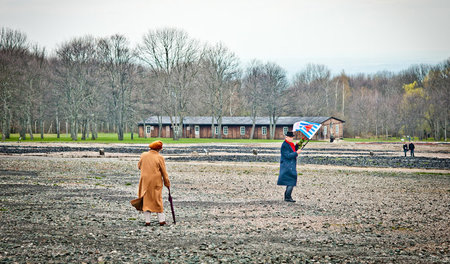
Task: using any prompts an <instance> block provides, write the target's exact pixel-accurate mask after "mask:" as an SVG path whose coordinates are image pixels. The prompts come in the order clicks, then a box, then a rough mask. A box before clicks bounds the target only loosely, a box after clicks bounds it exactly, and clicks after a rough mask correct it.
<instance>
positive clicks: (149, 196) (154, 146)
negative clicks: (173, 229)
mask: <svg viewBox="0 0 450 264" xmlns="http://www.w3.org/2000/svg"><path fill="white" fill-rule="evenodd" d="M162 147H163V143H162V142H161V141H159V140H158V141H154V142H152V143H151V144H150V145H149V148H150V150H149V151H148V152H144V153H142V155H141V158H140V160H139V162H138V168H139V169H140V170H141V178H140V180H139V190H138V197H142V196H143V197H144V200H143V206H142V211H143V212H144V216H145V225H146V226H149V225H150V212H153V213H156V214H157V215H158V221H159V225H161V226H163V225H165V224H166V217H165V215H164V212H163V200H162V189H163V182H164V186H166V187H167V188H169V187H170V180H169V176H168V174H167V171H166V164H165V161H164V157H163V156H161V155H160V154H159V152H160V151H161V149H162Z"/></svg>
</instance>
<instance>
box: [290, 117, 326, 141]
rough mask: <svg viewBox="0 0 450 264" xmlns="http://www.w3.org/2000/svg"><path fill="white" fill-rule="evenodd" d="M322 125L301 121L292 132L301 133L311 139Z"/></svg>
mask: <svg viewBox="0 0 450 264" xmlns="http://www.w3.org/2000/svg"><path fill="white" fill-rule="evenodd" d="M321 126H322V125H321V124H318V123H312V122H306V121H300V122H297V123H295V124H294V127H293V129H292V131H301V132H302V133H303V135H305V136H306V137H307V138H308V139H311V138H312V137H313V136H314V135H315V134H316V132H317V131H318V130H319V128H320V127H321Z"/></svg>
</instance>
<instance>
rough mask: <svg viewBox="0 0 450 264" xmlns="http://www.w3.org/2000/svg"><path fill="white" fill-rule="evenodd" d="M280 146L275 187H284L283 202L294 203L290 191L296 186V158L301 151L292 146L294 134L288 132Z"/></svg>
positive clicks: (296, 146) (294, 145)
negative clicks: (278, 169)
mask: <svg viewBox="0 0 450 264" xmlns="http://www.w3.org/2000/svg"><path fill="white" fill-rule="evenodd" d="M285 136H286V138H285V141H284V142H283V144H281V159H280V174H279V175H278V182H277V185H286V191H285V192H284V201H286V202H291V203H295V200H294V199H292V191H293V190H294V186H296V185H297V156H298V154H300V151H301V149H298V145H296V144H294V133H293V132H291V131H289V132H287V133H286V135H285Z"/></svg>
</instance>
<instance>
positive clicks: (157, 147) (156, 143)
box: [148, 140, 163, 150]
mask: <svg viewBox="0 0 450 264" xmlns="http://www.w3.org/2000/svg"><path fill="white" fill-rule="evenodd" d="M148 147H149V148H151V149H153V150H160V149H162V147H163V143H162V141H160V140H157V141H153V142H152V143H150V145H148Z"/></svg>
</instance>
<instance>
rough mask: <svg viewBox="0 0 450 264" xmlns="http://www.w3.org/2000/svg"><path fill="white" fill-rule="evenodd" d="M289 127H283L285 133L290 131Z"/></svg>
mask: <svg viewBox="0 0 450 264" xmlns="http://www.w3.org/2000/svg"><path fill="white" fill-rule="evenodd" d="M288 129H289V128H288V127H283V135H286V133H287V132H288Z"/></svg>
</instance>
